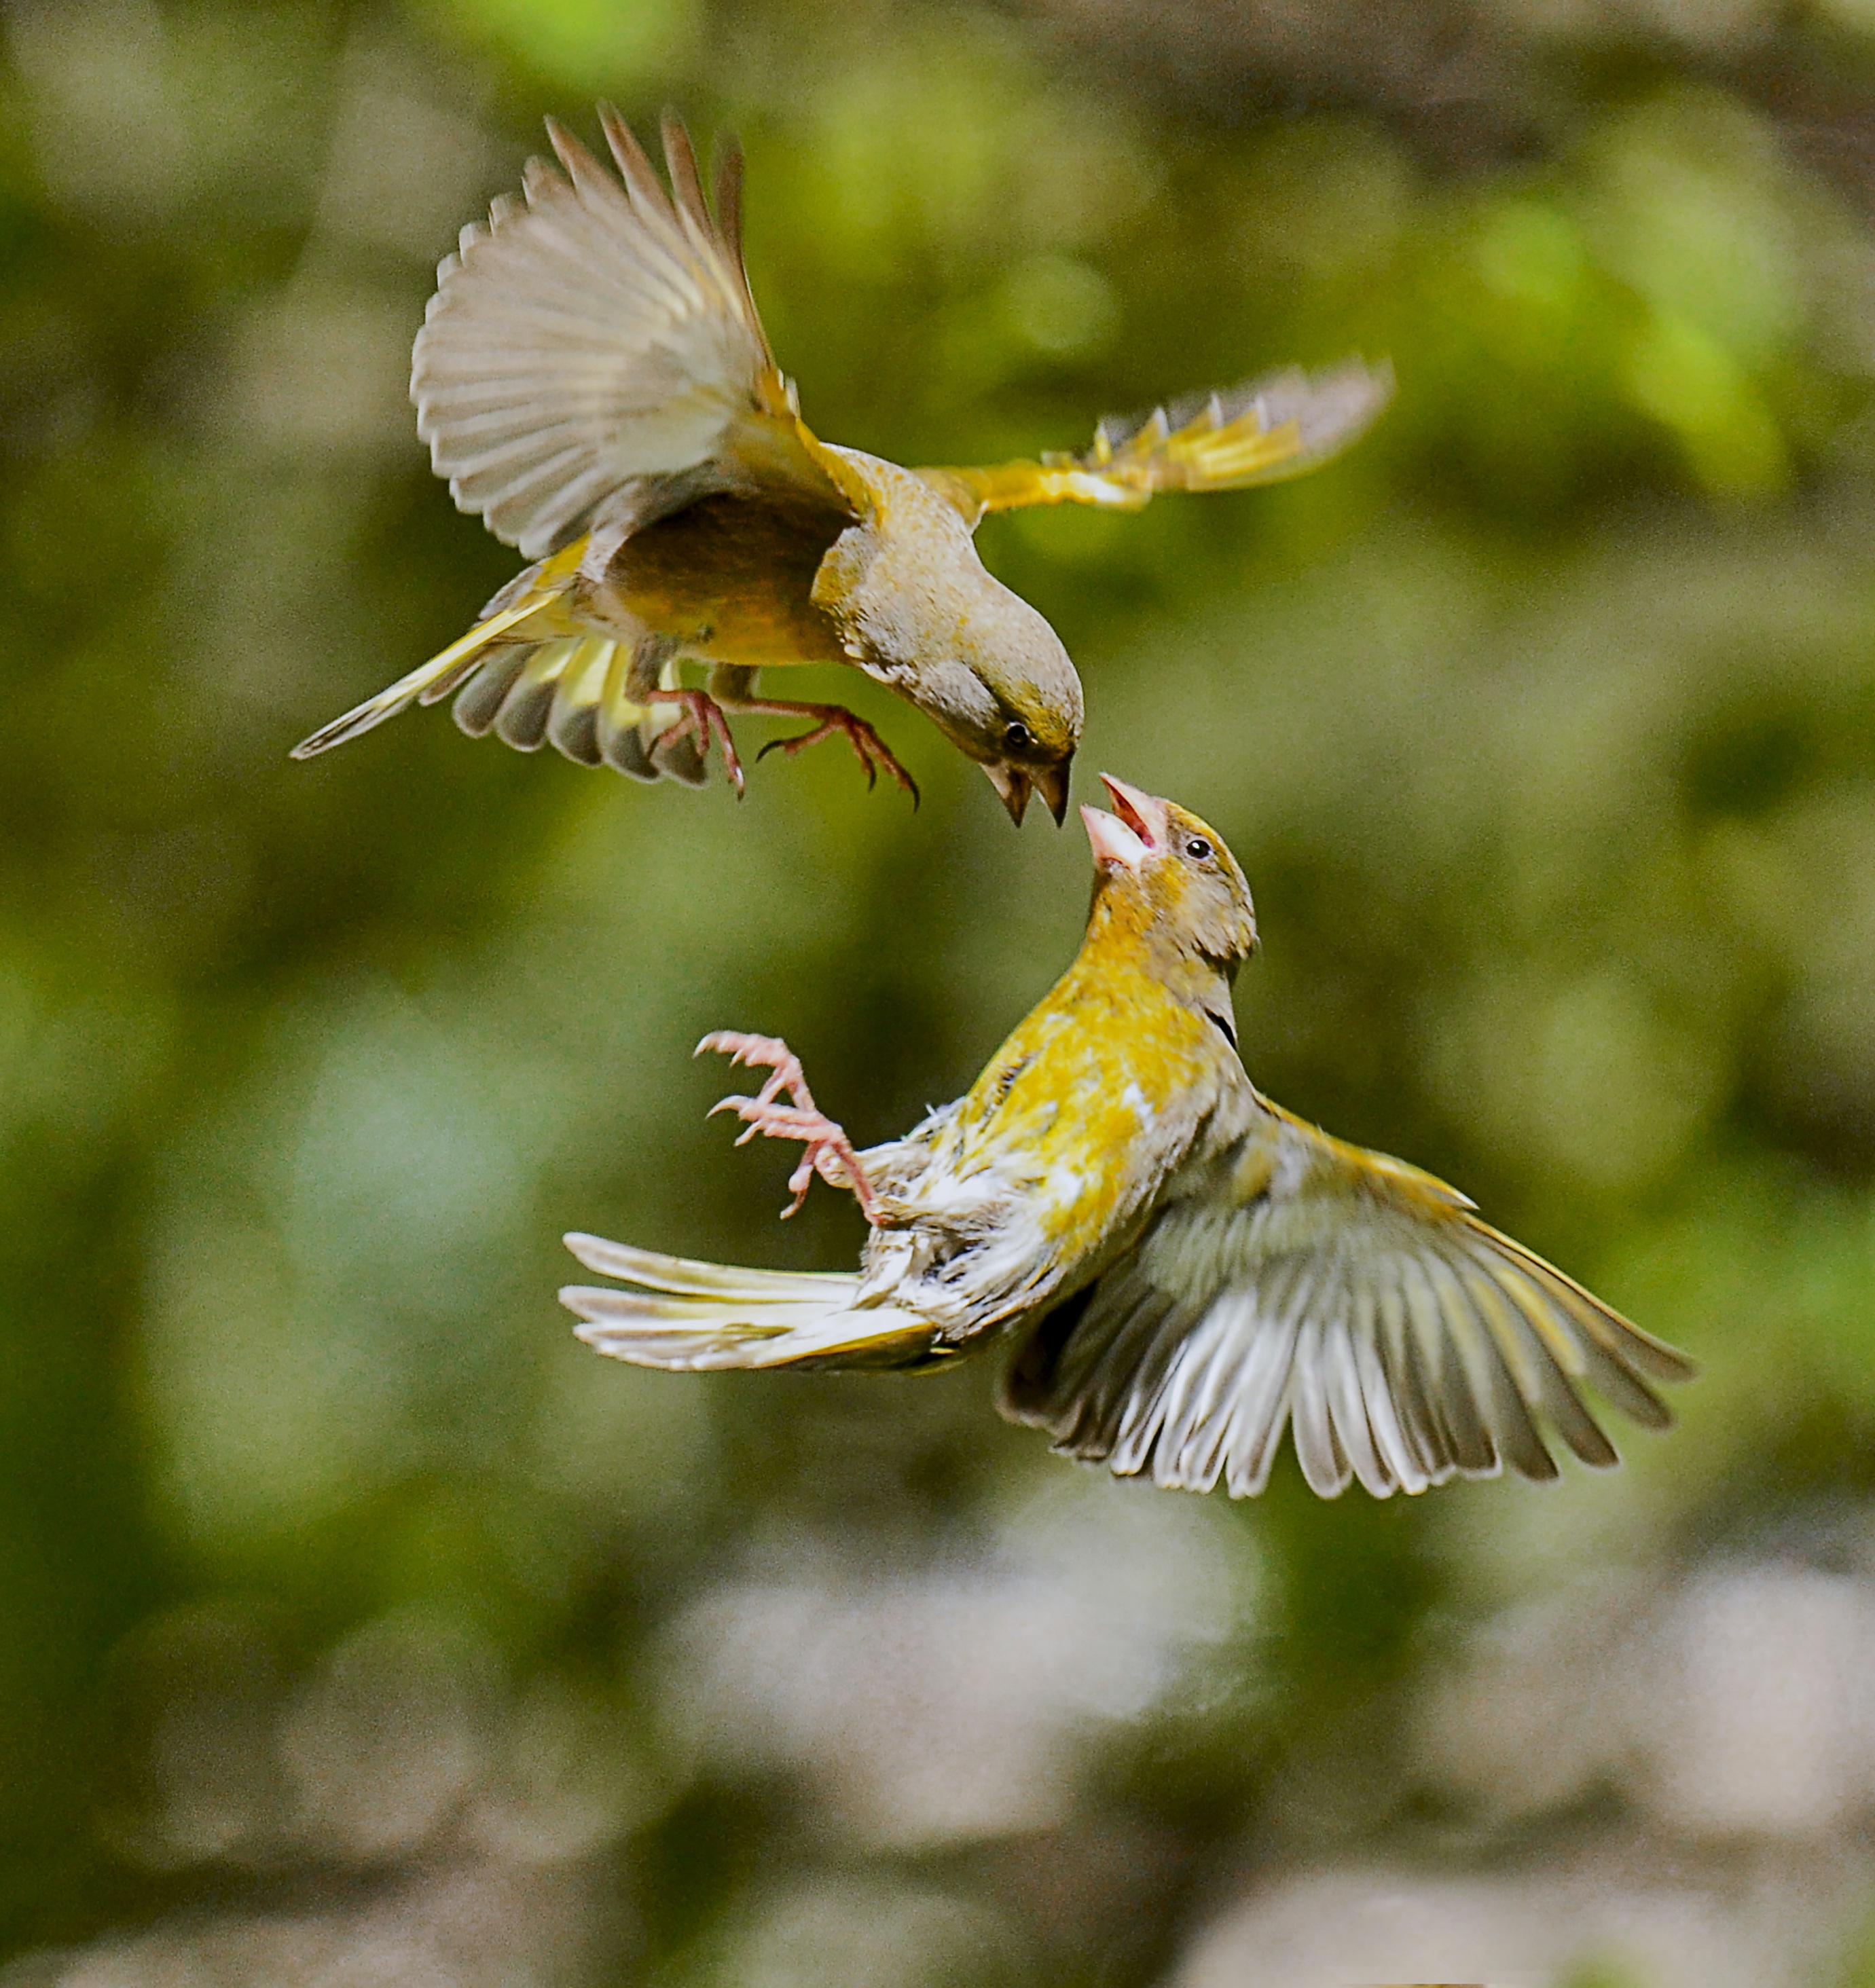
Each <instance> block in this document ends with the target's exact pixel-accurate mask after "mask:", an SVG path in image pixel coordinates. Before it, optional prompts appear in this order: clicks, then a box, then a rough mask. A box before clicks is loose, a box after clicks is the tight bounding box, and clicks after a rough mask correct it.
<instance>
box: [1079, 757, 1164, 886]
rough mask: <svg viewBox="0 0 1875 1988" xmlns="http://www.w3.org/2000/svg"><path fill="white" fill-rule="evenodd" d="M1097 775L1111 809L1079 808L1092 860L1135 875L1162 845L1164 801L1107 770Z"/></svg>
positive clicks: (1107, 867) (1106, 867)
mask: <svg viewBox="0 0 1875 1988" xmlns="http://www.w3.org/2000/svg"><path fill="white" fill-rule="evenodd" d="M1100 779H1101V784H1102V786H1104V787H1105V789H1106V790H1107V792H1108V794H1110V795H1111V796H1112V800H1113V806H1114V810H1115V811H1114V813H1112V814H1109V813H1108V812H1107V811H1106V810H1105V808H1096V807H1084V808H1083V809H1082V810H1081V820H1082V821H1083V822H1085V823H1086V824H1087V839H1088V842H1089V843H1090V844H1091V845H1092V847H1093V850H1094V860H1095V862H1096V863H1097V864H1099V865H1100V866H1101V867H1102V868H1103V869H1123V870H1130V871H1132V872H1133V874H1135V876H1136V875H1137V874H1139V871H1140V869H1141V868H1142V867H1143V865H1144V864H1145V862H1146V858H1147V857H1149V856H1151V855H1152V854H1153V853H1154V852H1155V851H1156V850H1161V849H1163V848H1164V847H1165V846H1166V826H1167V824H1166V804H1165V803H1164V802H1163V801H1162V800H1156V799H1155V798H1154V797H1153V796H1152V795H1151V794H1149V793H1142V791H1141V790H1140V789H1139V788H1138V787H1135V786H1129V785H1128V784H1127V783H1126V782H1125V781H1124V780H1116V779H1115V778H1114V777H1113V776H1112V774H1111V773H1102V775H1101V776H1100Z"/></svg>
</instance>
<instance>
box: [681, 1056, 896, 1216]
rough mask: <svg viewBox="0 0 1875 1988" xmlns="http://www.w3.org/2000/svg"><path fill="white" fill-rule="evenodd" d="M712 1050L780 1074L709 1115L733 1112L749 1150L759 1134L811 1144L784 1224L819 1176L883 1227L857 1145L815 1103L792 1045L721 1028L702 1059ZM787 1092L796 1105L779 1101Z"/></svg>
mask: <svg viewBox="0 0 1875 1988" xmlns="http://www.w3.org/2000/svg"><path fill="white" fill-rule="evenodd" d="M705 1050H713V1051H714V1052H715V1053H716V1054H717V1055H719V1056H726V1057H728V1058H729V1060H730V1061H731V1062H732V1063H747V1064H749V1065H750V1067H756V1068H759V1067H767V1068H768V1069H770V1070H773V1073H774V1074H773V1076H772V1077H770V1078H769V1080H768V1081H767V1083H766V1084H763V1086H762V1089H761V1092H760V1095H759V1096H757V1097H726V1098H724V1099H723V1100H722V1101H721V1102H720V1103H719V1104H712V1106H711V1107H710V1109H709V1115H710V1116H711V1117H712V1118H713V1117H715V1116H716V1114H717V1113H718V1112H719V1111H733V1112H734V1113H735V1114H736V1116H737V1117H739V1118H740V1119H741V1120H742V1121H743V1124H745V1125H746V1127H747V1128H748V1129H747V1131H745V1132H744V1133H743V1135H742V1137H741V1138H739V1139H738V1140H737V1141H736V1144H737V1145H739V1146H746V1144H748V1143H749V1141H750V1140H751V1139H753V1138H754V1137H755V1135H756V1133H758V1132H760V1133H761V1134H763V1136H764V1137H765V1138H770V1139H799V1140H800V1141H801V1142H802V1143H803V1144H804V1145H805V1146H806V1148H807V1151H805V1152H804V1153H803V1154H802V1155H801V1156H800V1165H799V1166H797V1168H795V1169H794V1172H793V1173H792V1174H791V1175H790V1176H789V1177H788V1189H789V1192H790V1193H792V1194H793V1195H794V1202H793V1204H792V1205H791V1206H790V1207H787V1208H784V1209H783V1210H782V1211H781V1219H782V1220H783V1221H784V1222H785V1221H787V1219H788V1217H789V1216H790V1215H794V1214H797V1213H798V1212H800V1205H801V1203H802V1202H804V1201H805V1200H806V1199H807V1189H808V1188H809V1186H810V1185H811V1184H812V1182H813V1180H814V1175H816V1174H818V1175H820V1177H821V1179H822V1180H824V1181H825V1182H826V1183H827V1184H828V1186H829V1187H839V1188H848V1189H849V1190H850V1191H851V1193H852V1194H853V1195H854V1197H855V1199H857V1200H858V1203H859V1206H860V1212H861V1213H862V1214H863V1215H865V1218H866V1219H867V1220H868V1222H871V1223H872V1226H873V1227H874V1228H875V1229H877V1228H878V1227H880V1226H882V1222H881V1217H880V1215H879V1205H878V1195H876V1194H875V1192H874V1191H873V1186H872V1182H870V1181H869V1180H868V1179H867V1178H866V1175H865V1168H862V1167H861V1165H860V1164H859V1156H858V1154H857V1153H855V1151H853V1143H852V1141H851V1140H850V1139H849V1138H848V1137H847V1136H846V1134H845V1133H844V1131H841V1128H839V1127H838V1125H837V1124H834V1121H833V1120H832V1119H831V1118H829V1117H828V1116H827V1114H825V1113H824V1111H821V1110H820V1109H819V1108H818V1107H817V1106H816V1105H815V1104H814V1094H813V1092H812V1091H811V1090H809V1089H808V1088H807V1079H806V1077H804V1076H803V1075H802V1074H801V1068H800V1057H797V1055H796V1054H795V1053H794V1051H793V1050H791V1049H790V1048H789V1047H788V1046H787V1043H784V1041H782V1040H781V1038H780V1036H746V1035H741V1034H739V1033H736V1031H735V1030H733V1029H717V1030H716V1033H714V1034H712V1035H708V1036H705V1037H704V1038H703V1040H702V1041H701V1042H700V1043H698V1044H697V1046H696V1053H697V1054H698V1055H699V1056H701V1055H702V1053H703V1052H704V1051H705ZM784 1090H785V1091H786V1092H787V1094H788V1095H789V1096H790V1098H792V1099H793V1100H794V1101H793V1103H792V1104H782V1103H780V1101H779V1100H780V1094H781V1093H782V1092H783V1091H784Z"/></svg>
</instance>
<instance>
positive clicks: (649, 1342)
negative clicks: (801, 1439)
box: [560, 1233, 942, 1373]
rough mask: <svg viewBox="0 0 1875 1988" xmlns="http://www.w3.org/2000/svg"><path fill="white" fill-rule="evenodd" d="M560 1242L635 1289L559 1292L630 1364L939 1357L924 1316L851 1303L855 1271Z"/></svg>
mask: <svg viewBox="0 0 1875 1988" xmlns="http://www.w3.org/2000/svg"><path fill="white" fill-rule="evenodd" d="M565 1241H566V1245H567V1248H568V1249H570V1250H571V1251H572V1252H573V1253H574V1256H577V1258H578V1259H579V1260H580V1262H581V1263H584V1265H585V1266H586V1267H587V1269H588V1270H597V1272H598V1273H600V1274H601V1276H609V1277H618V1278H621V1279H622V1280H626V1281H627V1282H629V1283H633V1284H636V1285H638V1286H641V1289H639V1290H613V1289H611V1288H609V1287H607V1286H599V1285H591V1284H569V1285H567V1286H566V1287H565V1288H564V1290H562V1291H561V1292H560V1303H562V1304H564V1306H565V1307H567V1310H569V1311H570V1312H572V1313H574V1315H575V1316H576V1317H578V1318H579V1319H580V1321H581V1323H580V1324H579V1325H578V1326H577V1327H575V1328H574V1330H575V1331H576V1332H577V1334H578V1335H579V1337H580V1338H581V1339H583V1340H584V1341H585V1342H586V1344H587V1345H588V1346H590V1347H592V1348H593V1349H594V1351H597V1352H600V1353H604V1354H609V1355H610V1356H611V1357H612V1358H614V1359H615V1360H628V1361H631V1363H632V1364H633V1365H635V1366H638V1367H658V1368H665V1369H666V1370H667V1371H673V1372H679V1373H696V1372H699V1371H707V1370H709V1369H711V1368H729V1367H743V1368H750V1367H822V1368H829V1367H845V1368H855V1367H918V1366H925V1365H929V1364H932V1362H933V1361H936V1360H937V1359H938V1358H940V1357H942V1354H941V1351H940V1350H939V1349H938V1348H937V1347H935V1346H934V1345H933V1344H932V1342H933V1340H934V1338H935V1337H936V1334H935V1330H934V1329H933V1327H932V1325H931V1324H930V1323H929V1321H928V1320H925V1319H922V1318H920V1317H918V1316H917V1315H916V1313H912V1312H908V1311H905V1310H900V1309H899V1307H896V1306H892V1305H868V1306H859V1305H856V1304H855V1300H856V1299H857V1298H858V1295H859V1290H860V1280H859V1279H858V1277H857V1276H852V1275H847V1274H838V1273H823V1272H810V1271H801V1270H743V1269H739V1268H737V1267H736V1266H733V1265H729V1264H722V1263H696V1262H693V1261H692V1260H691V1259H689V1258H687V1257H682V1256H658V1255H657V1254H655V1253H654V1252H652V1251H651V1250H648V1249H634V1248H632V1247H631V1245H630V1244H629V1243H624V1242H607V1241H606V1240H605V1239H604V1238H603V1237H601V1236H584V1235H579V1234H577V1233H576V1234H574V1235H570V1236H567V1237H566V1238H565Z"/></svg>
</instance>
